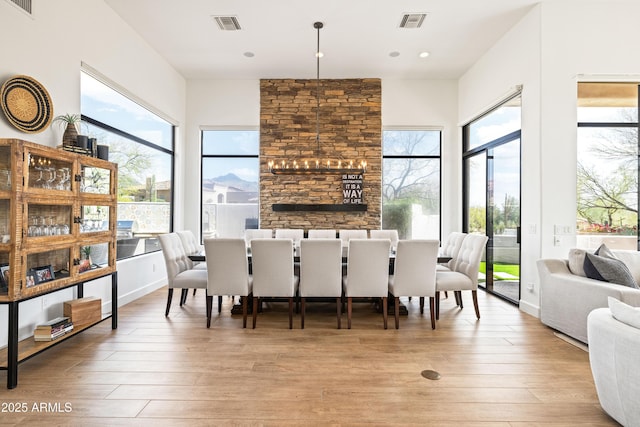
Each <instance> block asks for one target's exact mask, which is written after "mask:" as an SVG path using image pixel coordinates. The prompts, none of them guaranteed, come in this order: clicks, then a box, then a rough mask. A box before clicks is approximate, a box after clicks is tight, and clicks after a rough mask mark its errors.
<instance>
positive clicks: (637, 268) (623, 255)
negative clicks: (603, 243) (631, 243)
mask: <svg viewBox="0 0 640 427" xmlns="http://www.w3.org/2000/svg"><path fill="white" fill-rule="evenodd" d="M613 254H614V255H615V257H616V258H618V259H619V260H620V261H622V262H624V265H626V266H627V268H628V269H629V271H630V272H631V275H632V276H633V278H634V279H635V281H636V283H639V284H640V252H638V251H636V250H614V251H613Z"/></svg>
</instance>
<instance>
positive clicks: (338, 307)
mask: <svg viewBox="0 0 640 427" xmlns="http://www.w3.org/2000/svg"><path fill="white" fill-rule="evenodd" d="M302 307H303V308H302V310H303V312H302V313H303V315H304V305H303V306H302ZM341 308H342V298H340V297H337V298H336V312H337V315H338V329H342V324H341V323H342V321H341V317H342V309H341Z"/></svg>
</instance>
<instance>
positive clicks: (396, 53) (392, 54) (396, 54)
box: [389, 50, 400, 58]
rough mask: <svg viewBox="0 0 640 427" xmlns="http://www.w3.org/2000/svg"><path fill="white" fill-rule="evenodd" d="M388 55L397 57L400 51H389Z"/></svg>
mask: <svg viewBox="0 0 640 427" xmlns="http://www.w3.org/2000/svg"><path fill="white" fill-rule="evenodd" d="M389 56H390V57H392V58H395V57H398V56H400V52H398V51H395V50H394V51H393V52H389Z"/></svg>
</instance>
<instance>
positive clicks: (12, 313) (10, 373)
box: [7, 301, 18, 388]
mask: <svg viewBox="0 0 640 427" xmlns="http://www.w3.org/2000/svg"><path fill="white" fill-rule="evenodd" d="M7 350H8V351H7V388H16V387H17V386H18V302H17V301H13V302H11V303H9V342H8V347H7Z"/></svg>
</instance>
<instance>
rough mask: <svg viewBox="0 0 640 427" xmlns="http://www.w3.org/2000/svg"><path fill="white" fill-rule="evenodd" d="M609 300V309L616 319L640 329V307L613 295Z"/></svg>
mask: <svg viewBox="0 0 640 427" xmlns="http://www.w3.org/2000/svg"><path fill="white" fill-rule="evenodd" d="M607 300H608V302H609V310H611V314H612V315H613V317H615V318H616V320H618V321H619V322H622V323H625V324H627V325H629V326H633V327H634V328H638V329H640V307H633V306H630V305H629V304H625V303H623V302H622V301H618V300H617V299H615V298H613V297H607Z"/></svg>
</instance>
